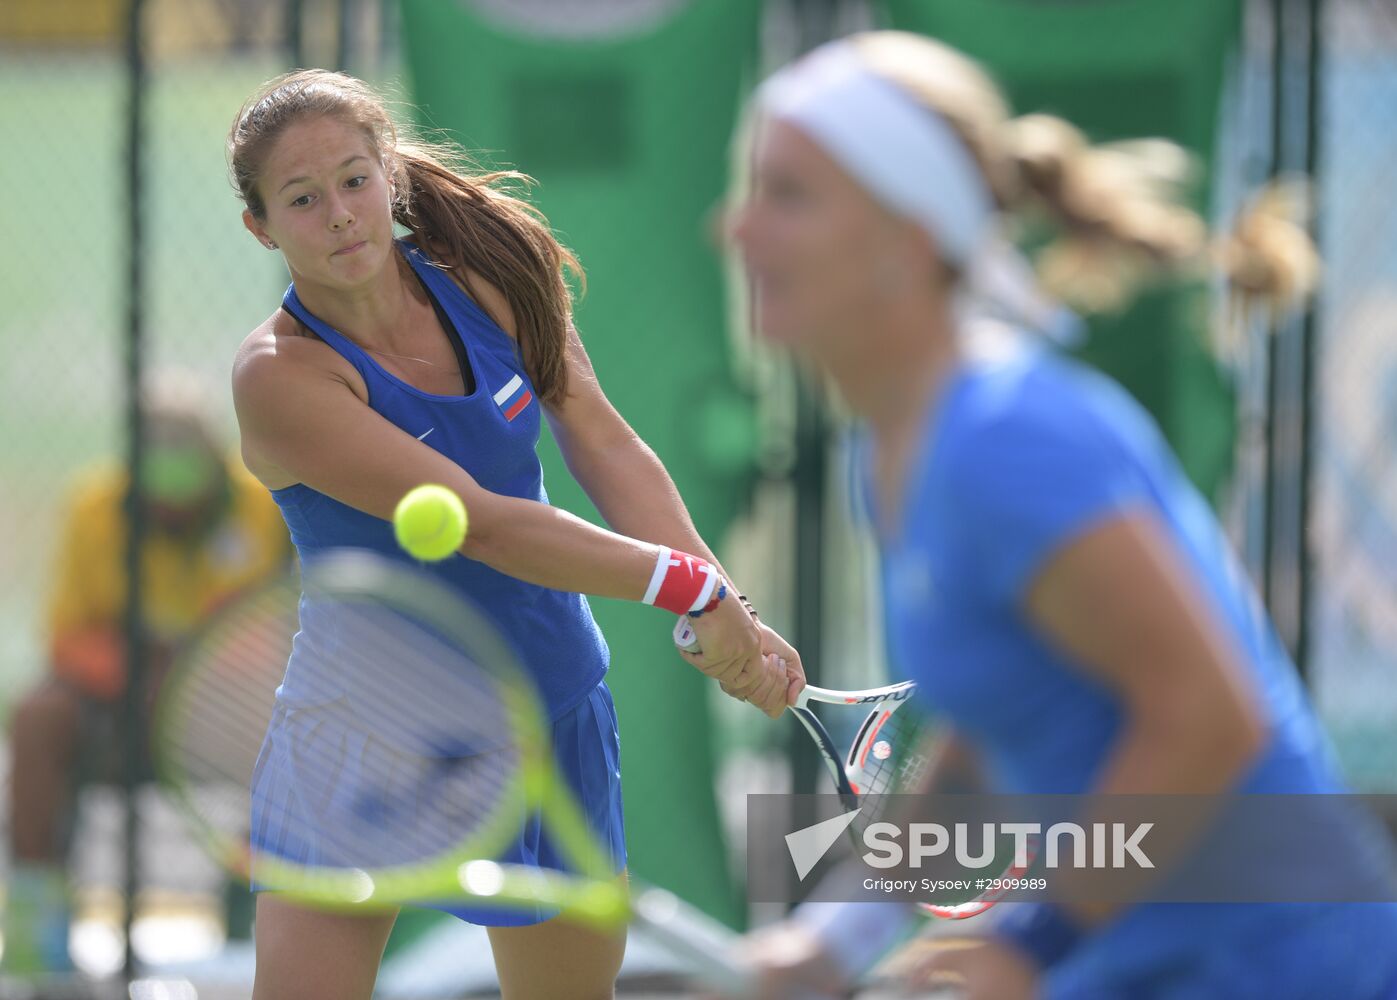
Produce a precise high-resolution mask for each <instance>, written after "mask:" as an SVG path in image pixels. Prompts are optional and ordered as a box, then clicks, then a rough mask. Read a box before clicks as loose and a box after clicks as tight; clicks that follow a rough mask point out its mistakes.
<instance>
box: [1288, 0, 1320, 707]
mask: <svg viewBox="0 0 1397 1000" xmlns="http://www.w3.org/2000/svg"><path fill="white" fill-rule="evenodd" d="M1308 7H1309V29H1310V35H1309V50H1308V52H1307V53H1306V55H1307V60H1306V62H1307V69H1308V80H1307V87H1306V105H1305V175H1306V176H1307V177H1308V178H1309V179H1310V191H1311V198H1312V199H1313V200H1312V213H1311V216H1310V234H1311V236H1312V237H1313V238H1314V240H1315V242H1316V243H1318V242H1319V235H1320V233H1319V219H1320V212H1321V210H1322V208H1323V206H1322V205H1321V204H1320V203H1319V173H1320V170H1321V169H1322V168H1323V164H1322V162H1321V154H1320V116H1321V115H1322V114H1323V113H1324V110H1323V98H1324V91H1323V86H1324V72H1323V70H1324V62H1323V60H1324V45H1323V31H1324V3H1323V0H1308ZM1318 320H1319V317H1318V311H1317V308H1316V306H1315V303H1314V302H1311V303H1310V305H1309V307H1308V308H1307V309H1306V310H1305V319H1304V324H1303V326H1302V328H1301V334H1300V336H1301V353H1302V356H1303V357H1302V368H1301V383H1300V385H1301V389H1300V394H1301V411H1300V442H1301V444H1300V546H1299V548H1300V551H1299V553H1298V554H1297V555H1298V560H1299V566H1298V571H1299V586H1300V595H1299V605H1300V607H1299V621H1298V622H1297V628H1296V636H1295V665H1296V667H1297V668H1298V669H1299V671H1300V676H1301V677H1304V678H1306V679H1308V677H1309V673H1310V642H1311V634H1310V605H1311V601H1312V600H1313V595H1314V588H1313V581H1312V579H1311V573H1312V572H1313V569H1314V563H1313V559H1312V555H1313V552H1312V549H1311V538H1310V516H1311V509H1312V500H1313V494H1314V461H1313V459H1314V452H1315V449H1316V448H1317V447H1318V446H1319V437H1318V434H1319V420H1318V412H1319V409H1318V397H1317V394H1316V393H1317V388H1316V379H1315V370H1316V367H1317V366H1318V364H1319V330H1318V325H1319V322H1318Z"/></svg>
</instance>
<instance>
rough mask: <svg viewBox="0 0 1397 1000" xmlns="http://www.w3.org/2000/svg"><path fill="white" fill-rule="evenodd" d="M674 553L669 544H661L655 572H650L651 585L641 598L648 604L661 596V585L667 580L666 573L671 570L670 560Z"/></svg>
mask: <svg viewBox="0 0 1397 1000" xmlns="http://www.w3.org/2000/svg"><path fill="white" fill-rule="evenodd" d="M673 554H674V553H673V550H671V549H670V547H669V546H668V545H661V546H660V554H659V556H658V558H656V560H655V572H653V573H651V574H650V586H648V587H646V588H645V596H644V597H642V598H641V600H642V601H644V602H645V603H646V604H654V603H655V598H657V597H659V596H660V586H661V584H663V583H664V582H665V574H666V573H668V572H669V560H670V557H671V556H672V555H673Z"/></svg>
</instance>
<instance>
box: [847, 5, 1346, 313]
mask: <svg viewBox="0 0 1397 1000" xmlns="http://www.w3.org/2000/svg"><path fill="white" fill-rule="evenodd" d="M850 40H851V41H852V42H853V44H854V45H855V47H856V50H857V52H858V54H859V57H860V58H861V59H862V60H864V62H865V64H866V65H867V67H868V69H869V70H871V71H872V72H874V73H876V74H878V75H879V76H881V77H883V78H884V79H886V80H888V81H889V82H891V83H893V84H894V85H896V86H898V87H900V88H901V89H902V90H903V91H904V92H906V93H907V94H908V95H909V96H910V97H912V98H913V99H914V100H916V101H918V102H919V103H921V104H923V105H925V106H926V107H927V108H928V109H930V110H932V111H934V112H936V113H937V114H939V115H941V116H942V117H943V118H944V119H945V120H946V121H948V122H949V123H950V125H951V127H952V128H954V129H955V130H956V132H957V134H958V135H959V136H960V138H961V139H962V140H963V141H964V142H965V145H966V147H967V148H968V149H969V151H970V153H971V155H972V156H973V157H974V158H975V160H976V162H977V163H978V164H979V166H980V168H981V170H982V171H983V173H984V176H985V179H986V182H987V184H988V185H989V188H990V192H991V195H992V196H993V198H994V201H995V203H996V205H997V207H998V208H999V209H1000V211H1001V212H1002V213H1003V214H1004V216H1005V217H1006V218H1008V219H1011V220H1013V221H1015V222H1017V223H1019V224H1020V225H1024V226H1033V225H1034V224H1036V223H1046V225H1047V226H1048V227H1049V228H1050V229H1052V230H1054V231H1055V235H1054V236H1053V237H1052V238H1051V239H1050V240H1049V241H1048V242H1047V243H1046V244H1045V245H1044V246H1043V248H1042V249H1041V250H1039V251H1038V253H1037V254H1036V255H1035V265H1036V269H1037V272H1038V277H1039V280H1040V282H1041V283H1042V285H1043V287H1044V288H1045V289H1046V290H1047V291H1049V292H1050V293H1052V294H1053V295H1055V296H1056V297H1057V298H1059V299H1061V300H1062V301H1064V302H1066V303H1067V304H1068V305H1071V306H1073V307H1074V308H1076V309H1079V310H1081V311H1084V312H1103V311H1112V310H1117V309H1120V308H1122V307H1123V306H1124V305H1126V304H1127V303H1128V302H1129V301H1130V300H1131V299H1132V298H1133V297H1134V296H1135V294H1136V293H1137V292H1138V291H1139V290H1140V288H1141V287H1142V285H1144V284H1145V282H1146V281H1147V280H1148V279H1150V278H1151V277H1153V276H1155V275H1158V274H1161V273H1168V272H1170V271H1175V272H1178V271H1187V270H1189V269H1191V268H1194V267H1197V266H1200V265H1202V264H1204V263H1207V262H1211V263H1214V264H1216V265H1219V266H1221V267H1222V268H1223V270H1224V271H1225V273H1226V274H1227V275H1228V278H1229V281H1230V283H1231V285H1232V287H1233V288H1234V290H1236V291H1237V292H1238V294H1239V295H1241V296H1243V297H1245V298H1246V299H1248V300H1249V301H1254V300H1262V301H1265V302H1267V303H1269V304H1271V305H1272V307H1273V308H1277V309H1279V308H1281V307H1284V306H1287V305H1291V304H1294V303H1295V302H1297V301H1299V300H1300V299H1301V298H1303V297H1304V296H1306V295H1307V294H1309V292H1310V291H1311V290H1312V289H1313V287H1314V284H1315V281H1316V279H1317V277H1318V269H1319V261H1318V257H1317V255H1316V254H1315V251H1314V247H1313V245H1312V243H1311V241H1310V239H1309V237H1308V236H1307V235H1306V233H1305V232H1304V230H1303V229H1302V228H1301V227H1300V225H1299V224H1298V222H1297V220H1296V219H1295V217H1294V211H1293V208H1294V197H1293V185H1292V186H1291V187H1290V189H1291V191H1292V196H1290V197H1282V196H1280V195H1278V194H1271V195H1267V194H1265V193H1263V195H1262V196H1261V197H1258V198H1256V199H1255V200H1254V201H1253V202H1252V204H1251V205H1250V206H1249V208H1248V210H1247V211H1246V212H1244V213H1243V214H1242V215H1241V216H1240V217H1239V218H1238V221H1237V223H1236V224H1235V226H1234V228H1233V231H1232V232H1231V233H1229V234H1227V235H1225V236H1223V237H1222V238H1220V239H1214V238H1213V237H1211V236H1210V234H1209V232H1208V228H1207V226H1206V225H1205V224H1204V222H1203V220H1202V219H1201V218H1200V217H1199V216H1198V214H1197V213H1196V212H1194V211H1193V210H1192V209H1190V208H1189V207H1188V206H1187V205H1186V204H1184V202H1183V195H1184V192H1185V189H1186V185H1187V183H1188V181H1189V180H1190V177H1191V174H1192V161H1191V159H1190V157H1189V155H1188V154H1187V153H1186V152H1185V151H1184V150H1183V149H1181V148H1180V147H1179V146H1177V145H1175V144H1173V143H1170V142H1166V141H1163V140H1158V139H1147V140H1139V141H1134V142H1121V143H1113V144H1109V145H1101V146H1093V145H1091V144H1090V143H1089V142H1088V141H1087V139H1086V138H1085V136H1083V135H1082V133H1081V131H1080V130H1079V129H1077V128H1076V127H1075V126H1074V125H1072V124H1070V123H1068V122H1066V121H1064V120H1062V119H1061V118H1056V117H1053V116H1051V115H1044V114H1032V115H1025V116H1023V117H1019V118H1011V117H1010V111H1009V107H1008V105H1007V103H1006V101H1005V99H1004V97H1003V95H1002V94H1001V93H1000V90H999V88H998V87H997V86H996V85H995V83H994V81H993V80H992V79H991V78H990V76H989V75H988V74H987V73H986V72H985V71H984V69H982V68H981V67H980V66H979V64H977V63H976V62H974V61H973V60H972V59H970V58H968V57H967V56H965V55H962V54H961V53H959V52H957V51H956V50H954V49H952V48H950V47H948V46H946V45H943V44H942V43H940V42H937V41H934V40H933V39H930V38H926V37H924V36H921V35H914V34H910V33H907V32H900V31H873V32H866V33H863V34H859V35H855V36H853V37H852V38H851V39H850Z"/></svg>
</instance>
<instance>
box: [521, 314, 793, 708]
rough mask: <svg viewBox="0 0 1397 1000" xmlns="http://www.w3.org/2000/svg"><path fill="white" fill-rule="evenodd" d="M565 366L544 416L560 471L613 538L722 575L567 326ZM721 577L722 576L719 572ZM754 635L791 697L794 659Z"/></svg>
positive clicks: (774, 639) (766, 633)
mask: <svg viewBox="0 0 1397 1000" xmlns="http://www.w3.org/2000/svg"><path fill="white" fill-rule="evenodd" d="M567 366H568V392H567V395H566V396H565V397H564V398H563V399H562V400H560V401H558V402H557V403H553V404H550V405H547V406H545V407H544V413H545V415H546V416H547V418H548V424H549V427H550V428H551V429H552V431H553V437H554V438H555V440H557V442H558V447H559V449H560V450H561V451H562V454H563V459H564V461H565V462H566V463H567V467H568V471H569V472H571V473H572V476H573V478H574V479H576V480H577V482H578V484H579V485H580V486H581V487H582V489H583V490H584V491H585V492H586V493H587V496H588V497H589V498H590V499H591V501H592V503H594V504H595V505H596V508H597V511H598V512H599V513H600V514H601V516H602V517H603V518H604V519H605V520H606V523H607V525H608V526H609V527H610V528H611V530H613V531H615V532H618V533H619V534H623V535H629V536H630V537H632V538H639V539H641V540H643V541H647V542H653V543H655V544H658V545H668V546H670V547H671V548H676V549H680V550H681V551H684V552H692V553H694V554H696V555H700V556H703V557H704V558H706V559H711V560H712V561H713V564H714V565H715V566H718V567H719V569H720V570H722V564H721V563H720V562H719V561H718V557H717V556H715V555H714V554H713V552H712V550H711V549H709V547H708V545H707V544H706V543H705V542H704V540H703V538H702V537H700V535H699V533H698V530H697V529H696V528H695V527H694V522H693V519H692V518H691V517H690V516H689V511H688V508H687V507H685V506H684V499H683V497H681V496H680V495H679V490H678V488H676V487H675V485H674V480H673V479H672V478H670V475H669V472H668V471H667V470H666V469H665V467H664V463H662V462H661V461H660V459H659V456H657V455H656V454H655V452H654V450H653V449H652V448H651V447H650V446H649V445H648V444H646V443H645V441H644V440H643V439H642V438H641V437H640V435H639V434H637V433H636V432H635V429H634V428H632V427H631V425H630V424H629V423H627V422H626V419H625V418H624V417H622V416H621V414H620V413H619V412H618V411H617V410H616V407H614V406H613V405H612V404H611V401H610V400H609V399H608V398H607V396H606V393H605V392H604V391H603V390H602V387H601V383H600V381H599V380H598V378H597V374H596V370H595V369H594V368H593V367H592V362H591V359H590V358H589V357H588V356H587V351H586V349H585V348H584V347H583V345H582V339H581V338H580V337H579V336H578V334H577V329H576V328H575V327H574V326H573V325H572V324H571V323H569V324H568V345H567ZM637 498H643V500H638V499H637ZM722 572H723V575H724V576H728V574H727V572H726V570H722ZM728 579H729V580H731V577H730V576H729V577H728ZM734 596H736V595H734ZM762 634H763V643H762V647H763V650H764V651H766V652H769V653H777V654H779V655H781V656H783V657H784V658H785V659H786V661H787V664H788V665H789V668H790V670H791V672H792V683H793V686H792V688H791V696H792V697H794V695H795V694H796V693H798V692H799V690H800V688H801V687H802V686H803V685H804V678H805V673H804V670H803V669H802V667H801V664H800V656H799V654H798V653H797V652H796V651H795V649H794V648H792V647H791V645H790V644H789V643H787V642H786V641H785V640H784V639H782V638H781V637H780V636H779V635H778V634H776V633H775V632H774V631H772V630H771V629H770V628H767V627H763V628H762Z"/></svg>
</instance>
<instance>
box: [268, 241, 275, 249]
mask: <svg viewBox="0 0 1397 1000" xmlns="http://www.w3.org/2000/svg"><path fill="white" fill-rule="evenodd" d="M276 248H277V245H276V244H275V243H273V242H272V241H271V240H268V241H267V249H268V250H275V249H276Z"/></svg>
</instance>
